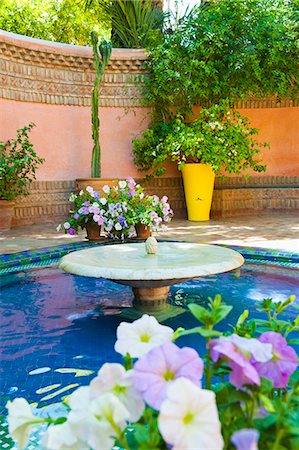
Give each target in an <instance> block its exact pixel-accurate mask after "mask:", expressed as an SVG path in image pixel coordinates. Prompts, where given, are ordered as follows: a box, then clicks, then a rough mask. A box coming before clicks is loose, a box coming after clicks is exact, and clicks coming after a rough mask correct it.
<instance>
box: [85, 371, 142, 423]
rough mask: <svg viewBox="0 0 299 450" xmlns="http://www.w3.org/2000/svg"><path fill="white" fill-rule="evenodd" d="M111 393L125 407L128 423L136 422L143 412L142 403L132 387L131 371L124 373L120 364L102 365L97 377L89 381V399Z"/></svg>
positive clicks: (137, 392) (139, 395) (136, 391)
mask: <svg viewBox="0 0 299 450" xmlns="http://www.w3.org/2000/svg"><path fill="white" fill-rule="evenodd" d="M107 392H111V393H113V394H114V395H116V397H117V398H119V400H120V401H121V402H122V403H123V404H124V405H125V407H126V408H127V409H128V411H129V413H130V421H131V422H137V420H139V419H140V416H141V414H142V413H143V410H144V401H143V399H142V397H141V394H140V393H139V391H138V390H137V389H136V388H135V386H134V385H133V380H132V371H131V370H129V371H126V370H125V368H124V367H123V366H122V365H121V364H117V363H114V364H109V363H106V364H104V365H103V366H102V367H101V368H100V370H99V372H98V376H97V377H95V378H94V379H93V380H91V383H90V395H91V398H97V397H98V396H100V395H102V394H105V393H107Z"/></svg>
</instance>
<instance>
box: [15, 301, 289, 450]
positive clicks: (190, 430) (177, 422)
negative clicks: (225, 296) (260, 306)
mask: <svg viewBox="0 0 299 450" xmlns="http://www.w3.org/2000/svg"><path fill="white" fill-rule="evenodd" d="M218 306H219V305H218ZM195 330H196V331H197V332H198V331H200V327H197V328H196V329H195ZM216 334H217V333H216ZM218 334H219V333H218ZM220 334H221V333H220ZM179 336H180V332H178V330H177V331H176V332H174V331H173V330H172V328H170V327H168V326H165V325H161V324H159V323H158V321H157V320H156V318H155V317H153V316H149V315H147V314H145V315H143V316H142V317H141V318H140V319H137V320H135V321H134V322H133V323H126V322H122V323H121V324H120V325H119V326H118V328H117V340H116V343H115V350H116V352H118V353H120V354H121V355H122V356H123V357H124V364H123V365H122V364H119V363H105V364H104V365H103V366H102V367H101V368H100V370H99V371H98V374H97V376H96V377H95V378H94V379H93V380H92V381H91V383H90V385H89V386H83V387H79V388H78V389H77V390H76V391H74V392H73V393H72V394H71V395H70V396H69V397H68V399H67V401H66V403H67V408H66V415H65V417H64V418H58V419H57V418H55V419H50V418H47V419H42V418H40V417H39V416H37V415H35V414H34V413H33V412H32V410H31V407H30V405H29V404H28V402H27V401H26V400H25V399H23V398H17V399H15V400H14V401H12V402H8V405H7V407H8V411H9V414H8V424H9V431H10V433H11V435H12V437H13V438H14V440H15V441H16V442H17V443H18V445H19V448H25V447H26V445H27V442H28V438H29V435H30V432H31V427H32V425H37V424H39V423H47V424H50V425H49V427H48V428H47V430H46V431H45V434H44V437H43V441H42V444H43V446H44V447H43V448H45V449H53V450H64V449H73V450H84V449H92V450H102V449H112V448H114V447H115V445H116V446H118V447H121V448H123V449H130V448H157V449H159V448H161V449H164V448H171V449H172V450H179V449H184V450H193V449H201V450H208V449H213V450H222V449H223V448H224V447H225V448H228V443H230V444H229V445H230V447H229V448H232V447H231V443H232V444H233V445H234V448H236V449H237V450H258V442H259V439H260V433H259V431H257V430H256V429H255V428H252V427H248V426H242V424H244V423H245V424H246V425H247V424H249V425H250V424H251V425H253V424H254V419H253V418H254V416H257V417H259V420H262V417H263V415H259V408H260V404H259V402H260V401H261V399H262V400H263V399H264V398H265V394H263V393H262V392H264V391H258V389H259V386H260V385H261V384H262V380H264V379H266V380H268V381H269V382H271V383H272V386H273V388H277V389H281V388H283V389H286V388H287V386H288V382H289V379H290V376H291V375H292V374H293V373H294V372H295V371H296V369H297V366H298V361H297V355H296V352H295V350H294V349H293V348H292V347H291V346H290V345H288V343H287V341H286V339H285V338H284V337H283V336H282V335H281V334H280V333H277V332H274V331H267V332H264V333H262V334H261V335H260V336H259V337H258V338H257V339H256V338H252V337H243V336H239V335H238V334H236V333H233V334H231V335H229V336H224V335H221V336H220V337H219V338H216V339H210V336H209V335H208V338H207V347H208V355H209V356H208V357H207V358H206V361H205V363H204V360H203V359H202V358H201V357H200V356H199V355H198V353H197V351H196V350H195V349H193V348H190V347H179V346H178V345H176V344H175V343H174V342H173V341H174V340H175V339H177V338H178V337H179ZM213 364H214V365H215V367H213ZM219 367H224V368H226V370H227V373H228V376H229V382H227V384H226V385H223V386H224V387H225V389H226V391H227V393H228V392H230V395H231V398H229V401H228V404H227V405H226V407H225V408H224V407H223V406H222V405H221V396H224V395H225V394H224V393H222V394H221V396H220V397H219V392H221V389H223V388H221V389H220V387H218V388H217V387H215V389H212V388H209V389H207V388H204V387H203V386H204V384H205V383H206V384H207V381H206V380H205V379H204V375H205V378H206V379H207V378H208V376H209V375H208V372H209V371H211V370H214V372H215V373H216V371H217V370H219ZM226 391H225V392H226ZM238 392H240V395H241V397H240V399H242V401H240V402H239V403H237V404H234V403H233V400H232V398H233V397H234V396H235V397H236V398H238V394H237V393H238ZM216 394H217V395H216ZM272 394H273V393H272ZM272 394H271V395H272ZM246 395H247V396H248V399H249V401H250V402H251V403H250V405H251V407H250V408H249V407H248V405H246V404H245V403H244V399H246ZM260 395H261V397H260ZM255 396H256V399H255ZM253 400H254V401H253ZM288 401H289V407H290V405H291V403H290V400H288ZM269 402H270V403H271V400H268V402H266V405H267V408H268V411H269ZM230 404H233V405H234V406H233V408H232V410H230V409H229V408H230V406H229V405H230ZM235 405H237V407H236V406H235ZM270 409H271V408H270ZM249 410H251V416H249V415H248V411H249ZM227 417H229V418H230V419H229V420H230V424H231V427H232V429H231V430H227V429H223V428H222V425H221V421H222V420H224V419H225V418H227ZM154 424H156V425H154ZM137 425H138V427H139V428H136V427H137ZM141 429H143V430H144V431H143V432H141V431H140V430H141ZM261 429H262V430H264V428H263V426H262V427H261ZM149 430H151V433H152V434H153V435H151V436H150V433H149ZM137 431H138V433H139V434H138V433H137ZM135 432H136V434H135V438H134V439H135V444H134V445H135V446H134V445H133V447H131V446H130V442H131V441H130V439H129V436H130V434H132V433H133V434H134V433H135ZM228 433H230V434H228ZM227 435H228V437H227ZM224 437H225V439H224ZM147 439H148V440H147ZM151 439H152V440H151ZM227 439H229V442H228V441H227ZM153 442H155V446H154V447H153V446H152V447H151V445H153V444H152V443H153ZM136 445H137V447H136ZM138 445H139V447H138ZM267 448H268V447H267ZM269 448H270V447H269Z"/></svg>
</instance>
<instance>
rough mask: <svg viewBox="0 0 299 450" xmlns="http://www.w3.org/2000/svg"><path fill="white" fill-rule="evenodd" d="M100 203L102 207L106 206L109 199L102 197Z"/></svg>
mask: <svg viewBox="0 0 299 450" xmlns="http://www.w3.org/2000/svg"><path fill="white" fill-rule="evenodd" d="M99 202H100V203H101V204H102V205H106V203H107V199H106V198H105V197H101V198H100V199H99Z"/></svg>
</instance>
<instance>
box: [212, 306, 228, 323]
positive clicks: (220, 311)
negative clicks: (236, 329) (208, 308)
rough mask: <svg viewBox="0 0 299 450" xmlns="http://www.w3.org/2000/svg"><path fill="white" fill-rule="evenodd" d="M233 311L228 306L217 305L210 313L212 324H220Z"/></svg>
mask: <svg viewBox="0 0 299 450" xmlns="http://www.w3.org/2000/svg"><path fill="white" fill-rule="evenodd" d="M232 309H233V307H232V306H229V305H219V306H217V308H216V309H214V310H213V311H212V318H213V324H216V323H219V322H221V320H223V319H225V317H226V316H227V315H228V314H229V313H230V312H231V310H232Z"/></svg>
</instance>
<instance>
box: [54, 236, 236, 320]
mask: <svg viewBox="0 0 299 450" xmlns="http://www.w3.org/2000/svg"><path fill="white" fill-rule="evenodd" d="M150 239H153V238H150ZM243 263H244V259H243V257H242V256H241V255H240V254H239V253H238V252H236V251H234V250H231V249H228V248H224V247H218V246H214V245H208V244H195V243H185V242H159V244H158V246H156V245H155V243H154V242H153V241H152V242H147V243H146V245H144V243H130V244H114V245H102V246H98V247H95V248H89V249H87V250H80V251H76V252H73V253H69V254H68V255H66V256H64V257H63V258H62V261H61V263H60V268H61V269H62V270H64V271H65V272H69V273H72V274H74V275H80V276H85V277H95V278H106V279H108V280H111V281H114V282H116V283H120V284H123V285H127V286H131V288H132V291H133V294H134V303H133V305H134V310H135V313H137V315H138V312H137V311H139V312H140V313H141V312H143V313H144V312H148V313H151V314H156V315H159V313H161V312H163V311H164V312H165V311H167V317H170V316H173V315H177V314H180V313H182V312H184V310H182V308H177V307H171V305H169V304H168V303H167V296H168V293H169V287H170V286H171V285H173V284H178V283H181V282H183V281H187V280H190V279H191V278H195V277H199V276H205V275H211V274H216V273H222V272H228V271H230V270H233V269H237V268H238V267H240V266H241V265H242V264H243ZM140 313H139V314H140ZM135 317H136V316H135ZM163 320H164V319H163Z"/></svg>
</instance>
